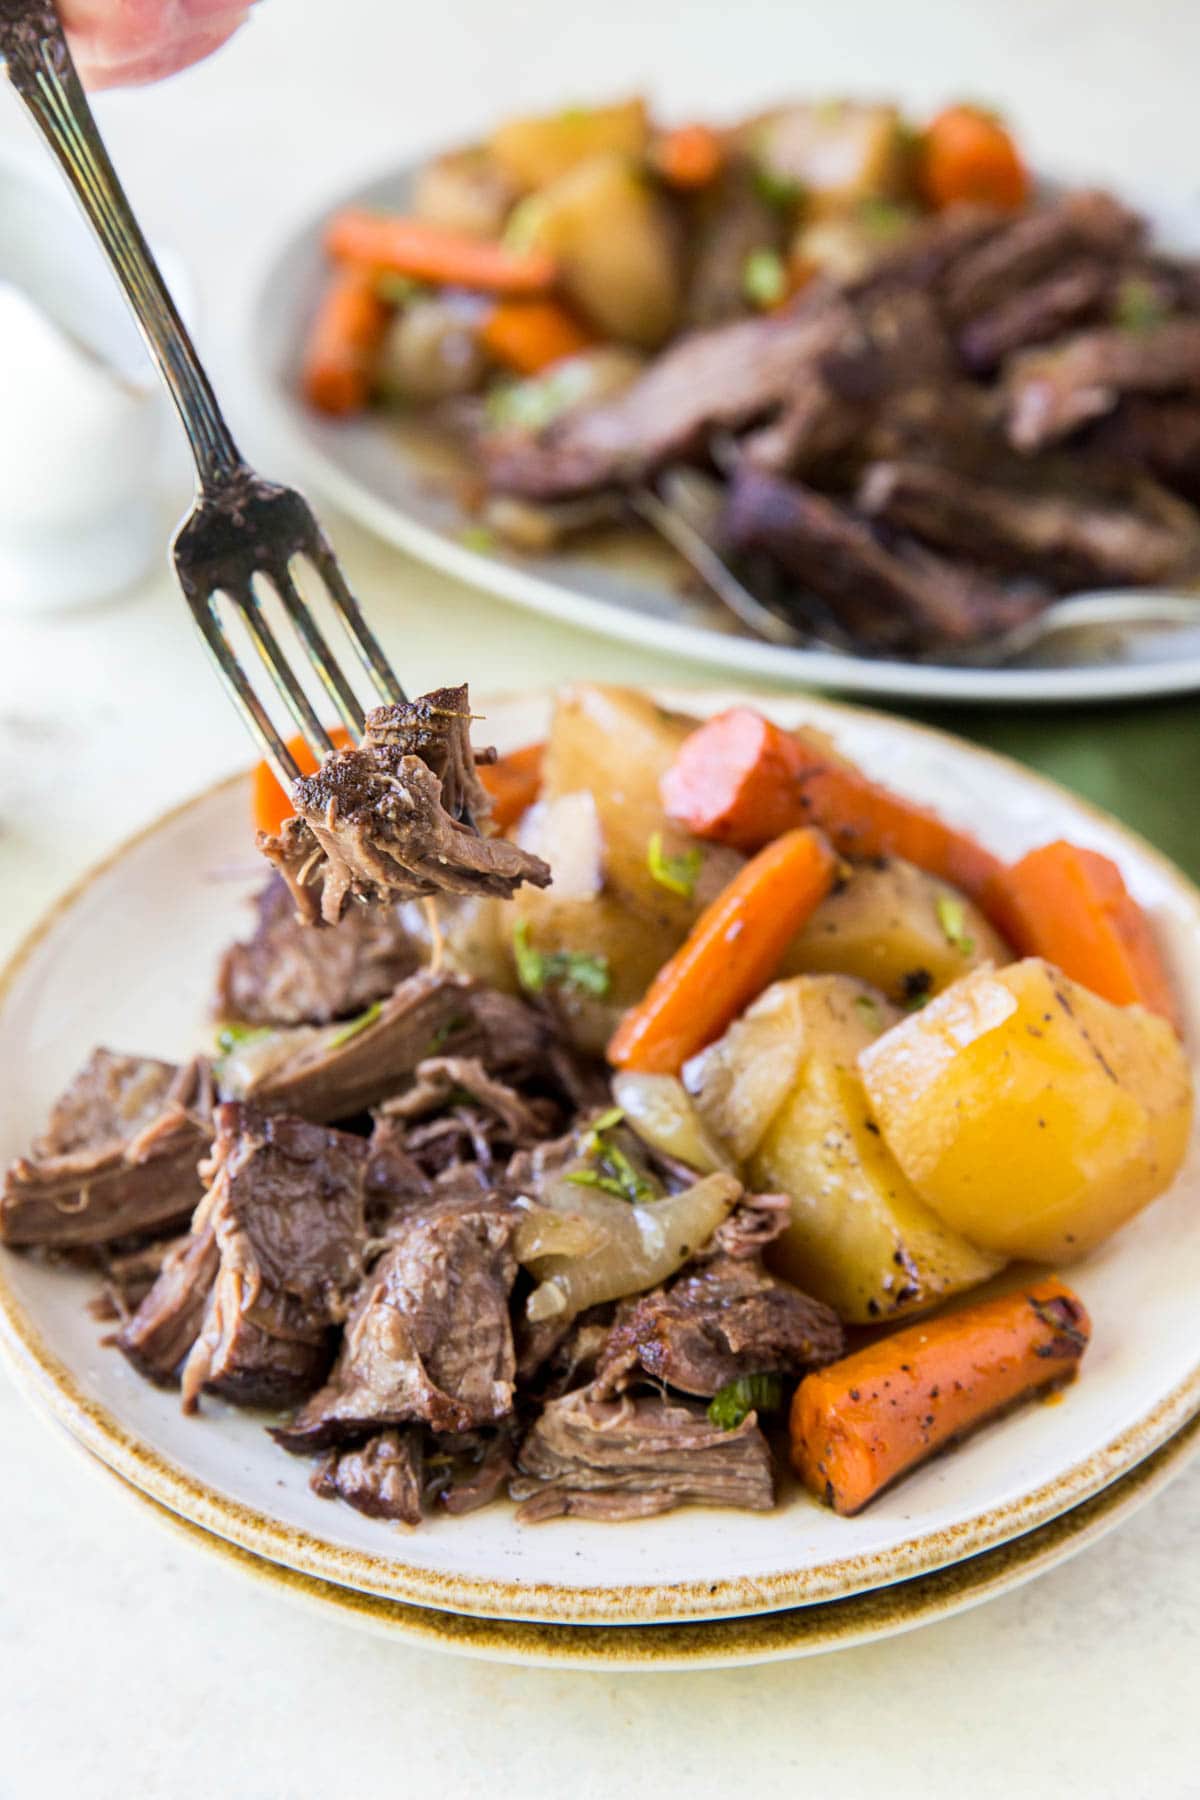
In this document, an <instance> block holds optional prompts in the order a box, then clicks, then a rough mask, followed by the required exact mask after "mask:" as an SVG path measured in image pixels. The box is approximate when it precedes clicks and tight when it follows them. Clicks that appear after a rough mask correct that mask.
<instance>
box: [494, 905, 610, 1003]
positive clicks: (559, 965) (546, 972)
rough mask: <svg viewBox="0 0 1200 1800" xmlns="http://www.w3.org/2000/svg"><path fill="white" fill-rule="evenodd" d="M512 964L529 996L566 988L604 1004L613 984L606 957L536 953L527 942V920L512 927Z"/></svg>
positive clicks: (584, 953) (579, 952)
mask: <svg viewBox="0 0 1200 1800" xmlns="http://www.w3.org/2000/svg"><path fill="white" fill-rule="evenodd" d="M513 960H514V962H515V963H516V965H517V980H518V981H519V982H520V984H521V986H522V987H523V988H524V989H525V991H526V993H529V994H540V993H542V992H543V990H544V989H545V988H548V987H567V988H577V989H578V990H579V992H580V993H582V994H592V995H594V996H595V997H596V999H598V1000H603V999H604V997H605V995H606V994H607V993H608V990H609V987H610V985H611V981H612V977H611V975H610V974H609V968H608V958H607V956H593V955H590V954H589V953H588V952H587V951H584V950H546V951H542V950H537V949H535V948H534V946H533V944H532V943H531V942H530V939H529V921H528V920H527V919H518V921H517V923H516V924H515V925H514V926H513Z"/></svg>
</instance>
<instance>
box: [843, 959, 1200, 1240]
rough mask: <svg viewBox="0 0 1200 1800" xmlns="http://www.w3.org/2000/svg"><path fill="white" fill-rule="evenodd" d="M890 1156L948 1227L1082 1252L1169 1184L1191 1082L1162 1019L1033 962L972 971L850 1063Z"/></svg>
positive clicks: (1188, 1111) (1181, 1147)
mask: <svg viewBox="0 0 1200 1800" xmlns="http://www.w3.org/2000/svg"><path fill="white" fill-rule="evenodd" d="M858 1066H859V1069H860V1071H861V1073H862V1077H863V1081H864V1083H865V1086H866V1091H867V1095H868V1098H869V1100H870V1103H871V1107H872V1110H873V1112H874V1115H875V1118H876V1120H877V1122H878V1124H879V1126H880V1128H881V1129H882V1131H883V1135H884V1139H885V1141H886V1143H887V1146H888V1148H889V1150H891V1151H892V1153H893V1154H894V1156H895V1157H896V1160H897V1162H898V1163H899V1165H900V1167H901V1168H902V1169H903V1170H904V1173H905V1174H906V1176H907V1177H908V1178H909V1180H910V1181H911V1182H912V1184H913V1186H914V1187H915V1189H916V1190H917V1192H918V1193H919V1194H920V1195H921V1197H922V1199H923V1200H925V1201H927V1202H928V1204H929V1205H930V1206H931V1207H932V1208H933V1209H934V1211H935V1212H936V1213H937V1214H938V1215H939V1217H940V1218H942V1219H943V1220H944V1221H945V1223H946V1224H947V1225H948V1226H951V1227H953V1229H954V1230H956V1231H961V1232H963V1233H965V1234H966V1235H967V1236H968V1237H970V1238H971V1239H972V1240H973V1241H974V1242H976V1243H978V1244H983V1245H985V1246H987V1247H988V1248H990V1249H992V1250H995V1251H997V1252H998V1253H1001V1254H1003V1255H1006V1256H1023V1257H1031V1258H1033V1259H1035V1260H1037V1261H1039V1262H1059V1261H1062V1260H1066V1259H1069V1258H1071V1257H1076V1256H1081V1255H1083V1254H1084V1253H1085V1252H1086V1251H1087V1250H1090V1249H1091V1248H1092V1247H1093V1246H1094V1245H1096V1244H1098V1243H1099V1242H1100V1241H1101V1239H1103V1238H1105V1237H1107V1236H1108V1235H1109V1233H1110V1232H1112V1231H1115V1230H1116V1229H1117V1227H1118V1226H1119V1225H1122V1224H1124V1222H1125V1221H1126V1220H1127V1219H1130V1218H1132V1217H1133V1215H1134V1214H1135V1213H1136V1212H1139V1211H1140V1210H1141V1208H1142V1207H1143V1206H1146V1205H1147V1204H1148V1203H1149V1202H1150V1201H1151V1200H1153V1199H1154V1198H1155V1196H1156V1195H1158V1194H1161V1193H1162V1191H1163V1189H1164V1188H1166V1187H1167V1186H1169V1184H1170V1183H1171V1181H1172V1180H1173V1178H1174V1176H1175V1174H1176V1172H1177V1170H1178V1168H1179V1165H1180V1163H1181V1162H1182V1160H1183V1156H1184V1152H1185V1149H1186V1147H1187V1142H1188V1135H1189V1131H1190V1127H1191V1116H1192V1075H1191V1070H1190V1068H1189V1066H1188V1062H1187V1059H1186V1057H1185V1055H1184V1052H1183V1049H1182V1047H1181V1045H1180V1043H1179V1040H1178V1039H1177V1038H1176V1036H1175V1033H1174V1032H1173V1031H1172V1029H1171V1027H1170V1026H1169V1025H1168V1024H1167V1023H1166V1022H1165V1020H1163V1019H1160V1018H1158V1017H1156V1016H1155V1015H1153V1014H1151V1013H1148V1012H1145V1011H1144V1010H1143V1009H1142V1008H1141V1007H1136V1006H1128V1007H1121V1006H1114V1005H1112V1004H1111V1003H1110V1002H1109V1001H1107V1000H1101V999H1099V998H1098V997H1097V996H1096V995H1095V994H1092V993H1089V992H1088V991H1087V989H1085V988H1081V987H1079V986H1078V985H1077V984H1076V983H1075V982H1073V981H1068V980H1067V978H1066V977H1065V976H1064V975H1062V974H1061V973H1060V972H1059V971H1058V970H1057V969H1055V968H1053V967H1052V966H1051V965H1050V964H1049V963H1046V962H1043V961H1042V960H1041V959H1040V958H1037V957H1030V958H1028V959H1027V960H1026V961H1024V962H1018V963H1013V964H1011V965H1010V966H1009V967H1008V968H1006V969H977V970H975V971H973V972H972V973H971V974H969V975H966V976H964V977H963V979H962V980H961V981H958V982H955V984H954V985H953V987H950V988H947V989H946V991H945V993H943V994H940V995H939V996H938V998H937V999H936V1000H933V1001H931V1002H930V1004H929V1005H928V1006H927V1007H926V1008H925V1009H924V1011H923V1012H920V1013H916V1014H914V1015H913V1016H912V1017H911V1018H908V1019H905V1020H904V1021H903V1022H902V1023H901V1024H899V1025H897V1026H895V1027H894V1028H893V1029H892V1030H891V1031H889V1032H888V1033H887V1034H886V1035H885V1036H884V1037H881V1038H880V1039H878V1040H877V1041H876V1042H875V1043H873V1044H871V1045H869V1046H867V1047H865V1048H864V1049H863V1051H862V1053H861V1055H860V1056H859V1059H858Z"/></svg>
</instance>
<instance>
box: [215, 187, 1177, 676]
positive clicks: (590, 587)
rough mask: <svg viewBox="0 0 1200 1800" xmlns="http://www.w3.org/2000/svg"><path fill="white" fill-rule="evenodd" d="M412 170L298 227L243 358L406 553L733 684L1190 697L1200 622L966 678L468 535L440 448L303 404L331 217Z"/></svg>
mask: <svg viewBox="0 0 1200 1800" xmlns="http://www.w3.org/2000/svg"><path fill="white" fill-rule="evenodd" d="M413 173H414V169H413V167H412V166H410V165H406V166H402V167H400V168H397V169H393V170H390V171H389V172H388V173H386V174H383V175H379V176H377V177H376V178H375V179H374V180H372V181H370V182H367V183H364V184H362V185H360V186H358V187H356V188H355V189H353V190H352V191H351V192H348V193H345V194H342V195H339V196H338V197H337V198H336V199H335V200H331V201H329V202H328V203H327V204H326V205H324V206H322V208H321V210H320V212H318V213H315V214H314V215H313V217H312V218H311V219H310V220H309V221H308V222H307V223H306V224H305V225H303V226H302V227H301V228H300V229H299V230H297V231H295V232H293V233H292V235H291V236H290V237H289V238H288V239H287V241H286V242H285V243H284V244H283V245H282V246H281V247H280V249H279V251H278V253H277V255H276V256H275V257H274V258H273V260H272V261H271V262H270V264H269V266H268V270H267V273H266V275H265V277H264V279H263V282H262V284H261V287H260V291H259V294H258V298H257V302H256V304H255V307H254V311H253V316H252V324H251V338H250V352H251V358H252V366H253V368H254V371H255V373H256V377H257V380H258V386H259V389H260V392H261V399H262V403H263V405H264V407H265V408H266V410H267V412H268V413H269V414H270V416H271V417H272V419H273V421H274V423H275V425H276V428H277V429H278V431H279V433H280V437H281V440H282V441H283V443H284V444H285V445H286V447H287V450H288V453H289V455H290V456H291V457H292V458H293V460H294V461H295V462H297V463H298V464H299V465H300V467H301V468H302V470H303V472H304V478H305V480H306V481H308V482H309V483H310V484H311V486H312V487H313V489H314V490H316V491H319V492H321V493H324V494H326V495H327V496H328V497H329V498H330V499H331V500H332V501H333V502H334V503H335V504H336V505H338V506H340V507H342V508H343V510H344V511H346V512H347V513H349V514H351V515H352V516H353V517H355V518H357V519H358V520H360V521H361V522H362V523H363V524H364V525H366V526H368V527H369V528H370V529H371V530H373V531H375V532H377V533H378V534H379V535H380V536H381V537H384V538H386V539H388V540H390V542H392V543H394V544H397V545H399V547H400V548H401V549H402V550H408V551H410V552H411V553H412V554H413V555H414V556H418V557H420V558H421V559H422V560H423V561H425V562H427V563H431V564H432V565H433V566H434V567H435V568H439V569H443V570H445V571H446V572H447V573H448V574H450V575H456V576H458V577H460V578H461V579H462V580H464V581H468V582H471V583H472V584H473V585H474V586H475V587H478V588H483V589H485V590H488V591H490V592H491V593H493V594H496V595H498V596H499V597H500V598H501V599H503V600H509V601H513V602H515V603H516V604H517V605H518V606H525V607H529V608H531V609H532V610H533V611H535V612H541V613H547V614H549V615H550V616H551V617H552V618H556V619H563V620H565V621H566V622H567V623H568V624H573V625H580V626H583V627H585V628H586V629H588V630H592V631H598V632H603V633H605V634H606V635H608V636H610V637H618V638H623V639H626V640H627V641H628V642H630V643H634V644H640V645H643V646H645V647H646V648H647V649H652V650H658V651H663V652H666V653H668V654H670V653H674V654H676V655H679V656H687V657H691V658H693V659H695V660H696V661H699V662H705V663H711V664H714V665H715V666H716V667H718V668H720V669H722V670H723V671H724V672H725V673H726V675H733V674H742V675H755V676H758V677H760V678H763V677H765V678H767V679H768V680H771V681H775V682H779V683H794V684H796V685H803V686H804V687H809V688H829V689H836V690H838V691H840V692H843V693H859V694H876V695H888V694H890V695H894V696H898V697H904V698H907V699H912V700H944V701H985V702H987V701H990V702H992V703H993V704H996V703H1004V702H1014V703H1015V702H1025V703H1027V702H1030V701H1033V702H1038V703H1043V704H1052V703H1055V702H1063V701H1072V702H1083V701H1096V700H1116V699H1122V698H1133V697H1136V696H1140V695H1150V694H1170V693H1183V692H1187V691H1189V690H1191V689H1194V688H1198V687H1200V627H1198V628H1197V629H1195V630H1193V629H1192V628H1190V627H1189V628H1187V629H1186V630H1182V629H1181V630H1177V631H1173V632H1171V633H1162V634H1148V635H1147V636H1146V637H1145V638H1144V640H1143V647H1142V648H1141V649H1140V650H1139V652H1138V659H1137V660H1129V661H1116V660H1114V661H1111V662H1104V663H1099V664H1096V665H1094V666H1088V667H1083V666H1076V667H1071V666H1069V665H1068V666H1065V667H1053V668H1050V667H1046V668H1027V669H1025V668H1023V669H967V668H952V667H949V666H940V665H937V664H932V663H917V662H904V661H887V660H882V659H875V658H870V657H862V656H849V655H841V654H836V653H834V652H831V651H824V650H804V649H796V648H791V647H788V646H781V645H775V644H766V643H763V642H762V641H761V640H760V639H758V638H753V637H750V636H747V635H745V634H744V633H742V631H741V629H740V627H738V626H737V624H736V623H735V622H734V621H733V620H732V619H731V617H730V615H729V613H727V612H726V611H725V609H724V608H723V607H721V606H720V605H719V604H718V603H717V602H716V601H712V600H709V599H707V598H705V597H704V596H703V595H701V594H699V593H697V591H696V589H695V584H694V582H693V581H692V580H690V579H689V578H688V576H687V572H686V571H685V569H684V567H683V564H682V563H681V562H680V561H679V560H678V558H676V557H675V555H674V554H673V553H672V552H671V551H669V550H668V549H667V548H666V546H665V545H663V544H662V543H661V542H660V541H659V540H657V539H654V538H652V537H650V535H649V534H648V533H647V534H641V533H635V532H634V531H632V530H628V531H610V532H608V533H605V534H600V533H597V534H595V535H594V536H593V537H592V538H591V539H589V540H588V541H586V543H585V542H584V541H582V540H581V541H580V542H579V543H577V544H572V545H568V546H567V547H566V548H565V549H564V550H563V551H561V552H560V553H558V554H556V555H547V556H536V557H534V556H522V555H519V554H518V553H517V552H515V551H509V550H506V549H504V548H502V547H501V546H499V545H495V546H492V545H489V546H488V547H486V548H480V547H479V546H478V545H477V544H476V543H475V542H474V541H473V534H472V532H471V530H470V527H471V518H470V515H469V514H468V513H467V512H465V511H464V510H463V507H462V506H461V504H460V502H459V499H458V497H457V494H458V491H459V489H460V488H461V484H462V480H463V476H464V474H465V473H466V465H465V463H464V461H463V460H462V459H461V457H459V456H458V455H456V454H454V453H452V452H451V451H450V450H449V449H448V447H447V445H446V444H445V442H444V440H443V441H441V442H439V440H438V439H437V437H436V436H435V435H434V434H432V433H431V432H430V431H429V430H428V429H426V428H423V427H422V426H421V425H419V424H416V423H400V422H398V421H397V420H396V419H395V418H394V417H392V416H388V415H385V414H384V413H382V412H380V413H369V414H367V415H365V416H363V417H362V418H357V419H349V420H337V419H329V418H325V417H322V416H321V415H320V414H319V413H316V412H314V411H313V410H312V409H311V408H310V407H308V406H306V405H305V403H304V401H303V399H302V398H301V395H300V389H299V364H300V355H301V346H302V344H303V342H304V337H305V334H306V331H307V327H308V322H309V320H310V319H311V318H312V316H313V312H314V309H315V307H316V304H317V299H318V296H319V295H320V293H321V291H322V288H323V285H324V282H325V280H326V276H327V267H328V265H327V263H326V259H325V256H324V253H323V251H322V248H321V244H322V237H323V232H324V225H325V221H326V220H327V219H328V217H329V216H330V214H331V213H332V212H334V211H336V210H338V209H339V208H340V207H343V206H363V207H368V208H381V209H384V210H390V211H403V210H404V208H405V207H406V205H407V203H408V197H409V194H410V191H411V185H412V177H413ZM1161 223H1162V225H1163V228H1164V233H1165V234H1166V235H1167V241H1169V242H1171V243H1172V244H1173V245H1175V246H1177V247H1179V248H1181V249H1187V248H1188V247H1189V246H1190V245H1192V244H1194V243H1196V242H1197V241H1200V208H1198V207H1197V206H1196V205H1194V204H1193V205H1191V206H1188V207H1180V208H1177V209H1175V210H1174V212H1173V213H1172V214H1171V216H1170V217H1167V216H1166V215H1165V213H1164V216H1163V218H1162V221H1161Z"/></svg>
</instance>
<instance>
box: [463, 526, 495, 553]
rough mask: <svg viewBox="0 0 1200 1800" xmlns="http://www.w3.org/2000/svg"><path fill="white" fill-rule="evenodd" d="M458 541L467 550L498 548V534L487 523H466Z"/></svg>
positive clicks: (485, 550) (483, 550)
mask: <svg viewBox="0 0 1200 1800" xmlns="http://www.w3.org/2000/svg"><path fill="white" fill-rule="evenodd" d="M458 541H459V543H460V544H461V545H462V546H463V548H464V549H465V550H479V551H482V552H485V553H486V552H487V551H489V550H494V549H495V548H496V534H495V532H494V531H490V530H489V529H488V527H487V526H486V525H464V526H463V529H462V530H461V531H460V532H459V534H458Z"/></svg>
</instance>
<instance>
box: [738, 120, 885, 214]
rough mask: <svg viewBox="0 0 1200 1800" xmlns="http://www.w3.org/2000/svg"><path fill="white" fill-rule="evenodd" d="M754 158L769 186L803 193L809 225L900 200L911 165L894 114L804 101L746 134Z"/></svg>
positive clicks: (764, 121) (755, 124) (762, 122)
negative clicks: (867, 204) (863, 205)
mask: <svg viewBox="0 0 1200 1800" xmlns="http://www.w3.org/2000/svg"><path fill="white" fill-rule="evenodd" d="M750 144H751V150H752V154H753V155H754V156H755V157H756V158H757V160H758V163H759V166H760V167H761V168H762V170H763V172H764V174H765V176H766V177H767V178H768V180H770V181H772V182H774V183H775V184H776V185H782V184H785V183H787V184H791V185H793V186H795V187H796V188H797V189H798V190H799V191H800V192H802V193H803V195H804V197H805V199H806V201H807V204H808V210H809V213H810V215H811V216H813V217H824V216H826V215H827V214H831V213H841V212H847V211H850V210H852V209H853V208H854V207H855V206H856V205H857V204H858V203H859V202H861V201H863V200H866V199H901V198H903V197H904V195H905V193H906V191H907V187H908V183H909V175H910V171H909V158H908V153H907V148H906V140H905V135H904V131H903V128H902V125H901V119H900V114H899V111H898V109H897V108H896V107H894V106H871V105H864V104H861V103H858V102H855V101H849V100H832V101H806V102H804V103H802V104H801V105H798V106H785V107H782V108H780V110H779V111H778V112H773V113H768V115H767V116H766V118H763V119H759V120H756V121H755V122H754V124H753V125H752V126H751V127H750Z"/></svg>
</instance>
